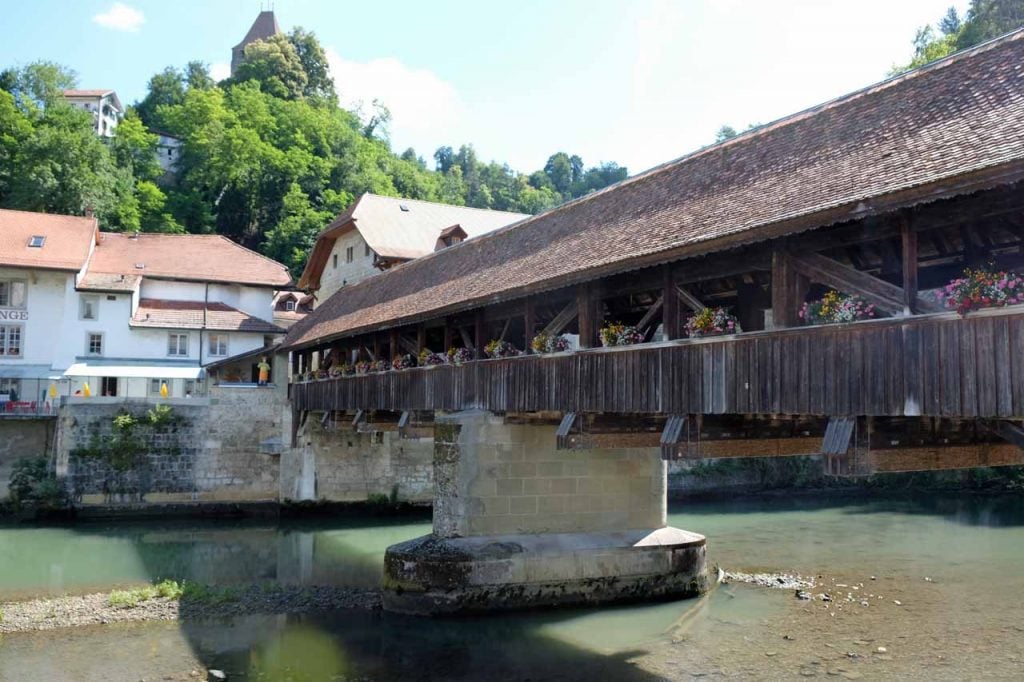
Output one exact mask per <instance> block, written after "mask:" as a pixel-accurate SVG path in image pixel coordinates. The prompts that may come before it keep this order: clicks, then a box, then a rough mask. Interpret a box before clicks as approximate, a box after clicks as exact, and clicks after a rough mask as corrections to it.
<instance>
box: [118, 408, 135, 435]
mask: <svg viewBox="0 0 1024 682" xmlns="http://www.w3.org/2000/svg"><path fill="white" fill-rule="evenodd" d="M138 424H139V420H138V419H136V418H135V415H133V414H131V413H130V412H121V413H120V414H118V415H117V416H116V417H114V428H115V429H117V430H118V431H120V432H121V433H131V431H132V429H134V428H135V427H136V426H138Z"/></svg>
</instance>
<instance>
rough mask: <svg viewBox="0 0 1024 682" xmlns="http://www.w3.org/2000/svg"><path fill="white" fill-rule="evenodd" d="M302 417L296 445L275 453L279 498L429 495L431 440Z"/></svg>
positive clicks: (415, 498) (409, 498) (411, 498)
mask: <svg viewBox="0 0 1024 682" xmlns="http://www.w3.org/2000/svg"><path fill="white" fill-rule="evenodd" d="M318 416H319V415H317V414H313V415H310V417H309V418H308V419H307V421H306V424H305V425H304V426H303V429H302V431H301V433H300V435H299V447H296V448H289V449H286V450H285V452H284V453H283V454H282V456H281V497H282V499H291V500H303V499H307V500H312V499H318V500H327V501H335V502H338V501H340V502H352V501H365V500H366V499H367V498H368V497H369V496H370V495H387V496H390V495H391V493H392V489H393V488H394V487H395V486H397V493H398V499H400V500H402V501H404V502H429V501H431V500H432V499H433V495H434V486H433V466H432V461H433V450H434V442H433V439H432V438H402V437H400V435H399V434H398V432H397V431H361V432H359V433H356V432H353V431H352V430H351V428H350V427H349V426H348V424H345V423H339V424H337V425H330V424H329V425H328V426H327V427H325V426H324V425H323V424H321V422H320V419H319V418H318Z"/></svg>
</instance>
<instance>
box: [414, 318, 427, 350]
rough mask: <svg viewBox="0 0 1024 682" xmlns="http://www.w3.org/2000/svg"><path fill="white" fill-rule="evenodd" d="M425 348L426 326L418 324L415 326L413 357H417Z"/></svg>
mask: <svg viewBox="0 0 1024 682" xmlns="http://www.w3.org/2000/svg"><path fill="white" fill-rule="evenodd" d="M426 348H427V326H426V325H425V324H419V325H417V326H416V354H415V355H414V356H413V357H419V355H420V353H422V352H423V351H424V350H426Z"/></svg>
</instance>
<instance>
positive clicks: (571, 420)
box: [555, 412, 580, 450]
mask: <svg viewBox="0 0 1024 682" xmlns="http://www.w3.org/2000/svg"><path fill="white" fill-rule="evenodd" d="M579 418H580V416H579V415H578V414H577V413H576V412H566V413H565V416H564V417H562V423H561V424H559V425H558V428H557V429H556V430H555V449H556V450H571V449H573V447H572V446H573V439H574V435H573V431H575V430H578V425H577V422H578V421H579Z"/></svg>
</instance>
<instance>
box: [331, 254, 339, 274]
mask: <svg viewBox="0 0 1024 682" xmlns="http://www.w3.org/2000/svg"><path fill="white" fill-rule="evenodd" d="M333 258H334V265H333V266H332V267H333V268H334V269H335V270H337V269H338V254H334V257H333Z"/></svg>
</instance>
